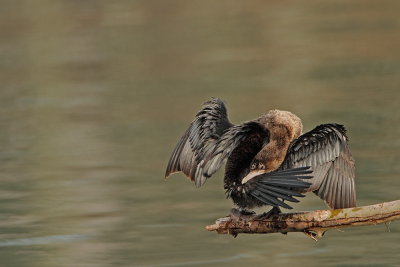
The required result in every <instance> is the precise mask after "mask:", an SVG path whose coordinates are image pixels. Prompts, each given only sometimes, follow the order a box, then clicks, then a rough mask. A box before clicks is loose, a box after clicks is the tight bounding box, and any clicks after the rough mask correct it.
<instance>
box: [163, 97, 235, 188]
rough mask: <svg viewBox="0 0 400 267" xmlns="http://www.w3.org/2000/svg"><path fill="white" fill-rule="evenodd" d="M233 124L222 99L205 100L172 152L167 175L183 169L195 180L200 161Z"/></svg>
mask: <svg viewBox="0 0 400 267" xmlns="http://www.w3.org/2000/svg"><path fill="white" fill-rule="evenodd" d="M231 126H232V124H231V123H230V122H229V120H228V116H227V112H226V107H225V104H224V103H223V102H222V100H220V99H218V98H213V99H212V100H210V101H207V102H205V103H204V104H203V107H202V109H201V110H200V111H199V112H198V113H197V114H196V117H195V119H194V120H193V121H192V123H191V124H190V126H189V128H188V129H187V130H186V131H185V133H184V134H183V136H182V137H181V139H180V140H179V142H178V144H177V145H176V147H175V149H174V151H173V152H172V155H171V157H170V159H169V162H168V165H167V169H166V171H165V177H168V176H169V175H170V174H172V173H174V172H178V171H182V172H183V173H184V174H185V175H186V176H188V177H189V178H190V179H191V180H192V181H194V180H195V175H196V171H197V169H198V167H199V163H200V161H202V160H203V158H204V157H205V155H206V154H207V153H208V151H210V150H211V149H212V148H213V147H214V146H215V144H216V142H217V141H218V139H219V137H220V136H221V135H222V134H223V132H224V131H225V130H226V129H228V128H229V127H231Z"/></svg>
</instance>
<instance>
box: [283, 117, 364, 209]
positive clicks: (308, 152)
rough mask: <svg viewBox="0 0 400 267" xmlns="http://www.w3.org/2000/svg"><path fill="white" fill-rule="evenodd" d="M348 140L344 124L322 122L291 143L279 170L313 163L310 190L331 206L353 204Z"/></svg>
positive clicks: (351, 162)
mask: <svg viewBox="0 0 400 267" xmlns="http://www.w3.org/2000/svg"><path fill="white" fill-rule="evenodd" d="M347 140H348V138H347V136H346V130H345V128H344V126H343V125H339V124H322V125H319V126H317V127H316V128H315V129H313V130H312V131H310V132H307V133H305V134H303V135H302V136H300V137H299V138H297V139H296V140H295V141H294V142H293V143H292V145H291V146H290V148H289V150H288V153H287V155H286V158H285V160H284V162H283V163H282V165H281V167H280V169H291V168H295V167H303V166H311V167H312V169H313V173H312V174H311V175H312V176H313V178H312V179H309V180H307V182H310V183H311V186H310V187H309V189H308V190H307V191H308V192H310V191H313V192H314V193H315V194H317V195H318V196H319V197H320V198H321V199H323V200H324V201H325V202H326V203H327V204H328V206H329V207H330V208H334V209H339V208H349V207H354V206H355V205H356V189H355V184H354V179H355V168H354V159H353V157H352V155H351V153H350V150H349V147H348V144H347Z"/></svg>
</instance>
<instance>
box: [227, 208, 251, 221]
mask: <svg viewBox="0 0 400 267" xmlns="http://www.w3.org/2000/svg"><path fill="white" fill-rule="evenodd" d="M254 214H256V213H255V212H254V211H252V210H245V209H235V208H233V209H231V213H230V214H229V215H230V216H231V218H232V219H234V220H239V219H240V217H243V216H250V215H254Z"/></svg>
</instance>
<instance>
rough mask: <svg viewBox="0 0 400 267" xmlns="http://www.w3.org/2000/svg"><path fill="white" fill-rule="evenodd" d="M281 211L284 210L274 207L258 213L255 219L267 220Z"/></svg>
mask: <svg viewBox="0 0 400 267" xmlns="http://www.w3.org/2000/svg"><path fill="white" fill-rule="evenodd" d="M281 213H282V211H281V209H280V208H279V207H273V208H272V209H270V210H269V211H268V212H264V213H262V214H259V215H257V216H256V217H254V218H253V220H265V219H269V218H272V217H273V216H274V215H279V214H281Z"/></svg>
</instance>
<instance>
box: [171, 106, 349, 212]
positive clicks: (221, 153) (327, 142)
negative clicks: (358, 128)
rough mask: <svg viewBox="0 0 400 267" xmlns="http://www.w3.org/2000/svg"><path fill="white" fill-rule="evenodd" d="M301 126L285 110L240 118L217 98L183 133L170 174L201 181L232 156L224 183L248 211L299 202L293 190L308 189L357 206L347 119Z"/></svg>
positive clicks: (332, 203) (339, 204)
mask: <svg viewBox="0 0 400 267" xmlns="http://www.w3.org/2000/svg"><path fill="white" fill-rule="evenodd" d="M302 129H303V125H302V122H301V120H300V118H298V117H297V116H296V115H294V114H293V113H291V112H289V111H281V110H271V111H269V112H268V113H266V114H264V115H262V116H260V117H259V118H257V119H255V120H251V121H247V122H244V123H242V124H239V125H233V124H231V123H230V121H229V120H228V117H227V111H226V107H225V104H224V103H223V102H222V101H221V100H220V99H218V98H213V99H212V100H210V101H208V102H205V103H204V104H203V107H202V109H201V110H200V111H199V112H198V113H197V115H196V117H195V119H194V120H193V121H192V123H191V124H190V126H189V128H188V129H187V130H186V132H185V133H184V134H183V136H182V137H181V139H180V140H179V142H178V144H177V145H176V147H175V149H174V151H173V153H172V155H171V158H170V160H169V162H168V166H167V169H166V172H165V177H168V176H169V175H170V174H172V173H174V172H178V171H182V172H183V173H184V174H185V175H186V176H188V177H189V178H190V179H191V180H192V181H194V182H195V184H196V186H197V187H200V186H202V185H203V184H204V183H205V182H206V180H207V179H208V178H209V177H211V175H213V174H214V173H215V172H216V171H217V170H218V169H219V168H220V167H221V165H222V164H223V163H224V162H225V161H227V162H226V167H225V177H224V188H225V190H226V193H227V197H229V198H231V199H232V200H233V202H234V203H235V204H236V205H237V206H238V207H239V208H241V209H242V210H245V209H252V208H254V207H260V206H264V205H270V206H272V207H274V209H278V210H279V206H281V207H284V208H291V207H290V206H289V205H288V204H286V203H285V202H284V200H287V201H291V202H298V200H297V199H295V198H294V197H301V196H303V195H302V193H305V192H314V193H315V194H317V195H318V196H319V197H320V198H321V199H323V200H324V201H325V203H326V204H327V205H328V206H329V207H330V208H333V209H338V208H348V207H354V206H355V205H356V191H355V185H354V178H355V172H354V160H353V157H352V156H351V153H350V150H349V148H348V144H347V140H348V138H347V136H346V130H345V128H344V126H343V125H340V124H335V123H330V124H322V125H319V126H317V127H316V128H314V129H313V130H311V131H309V132H307V133H305V134H302ZM304 175H307V176H304Z"/></svg>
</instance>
